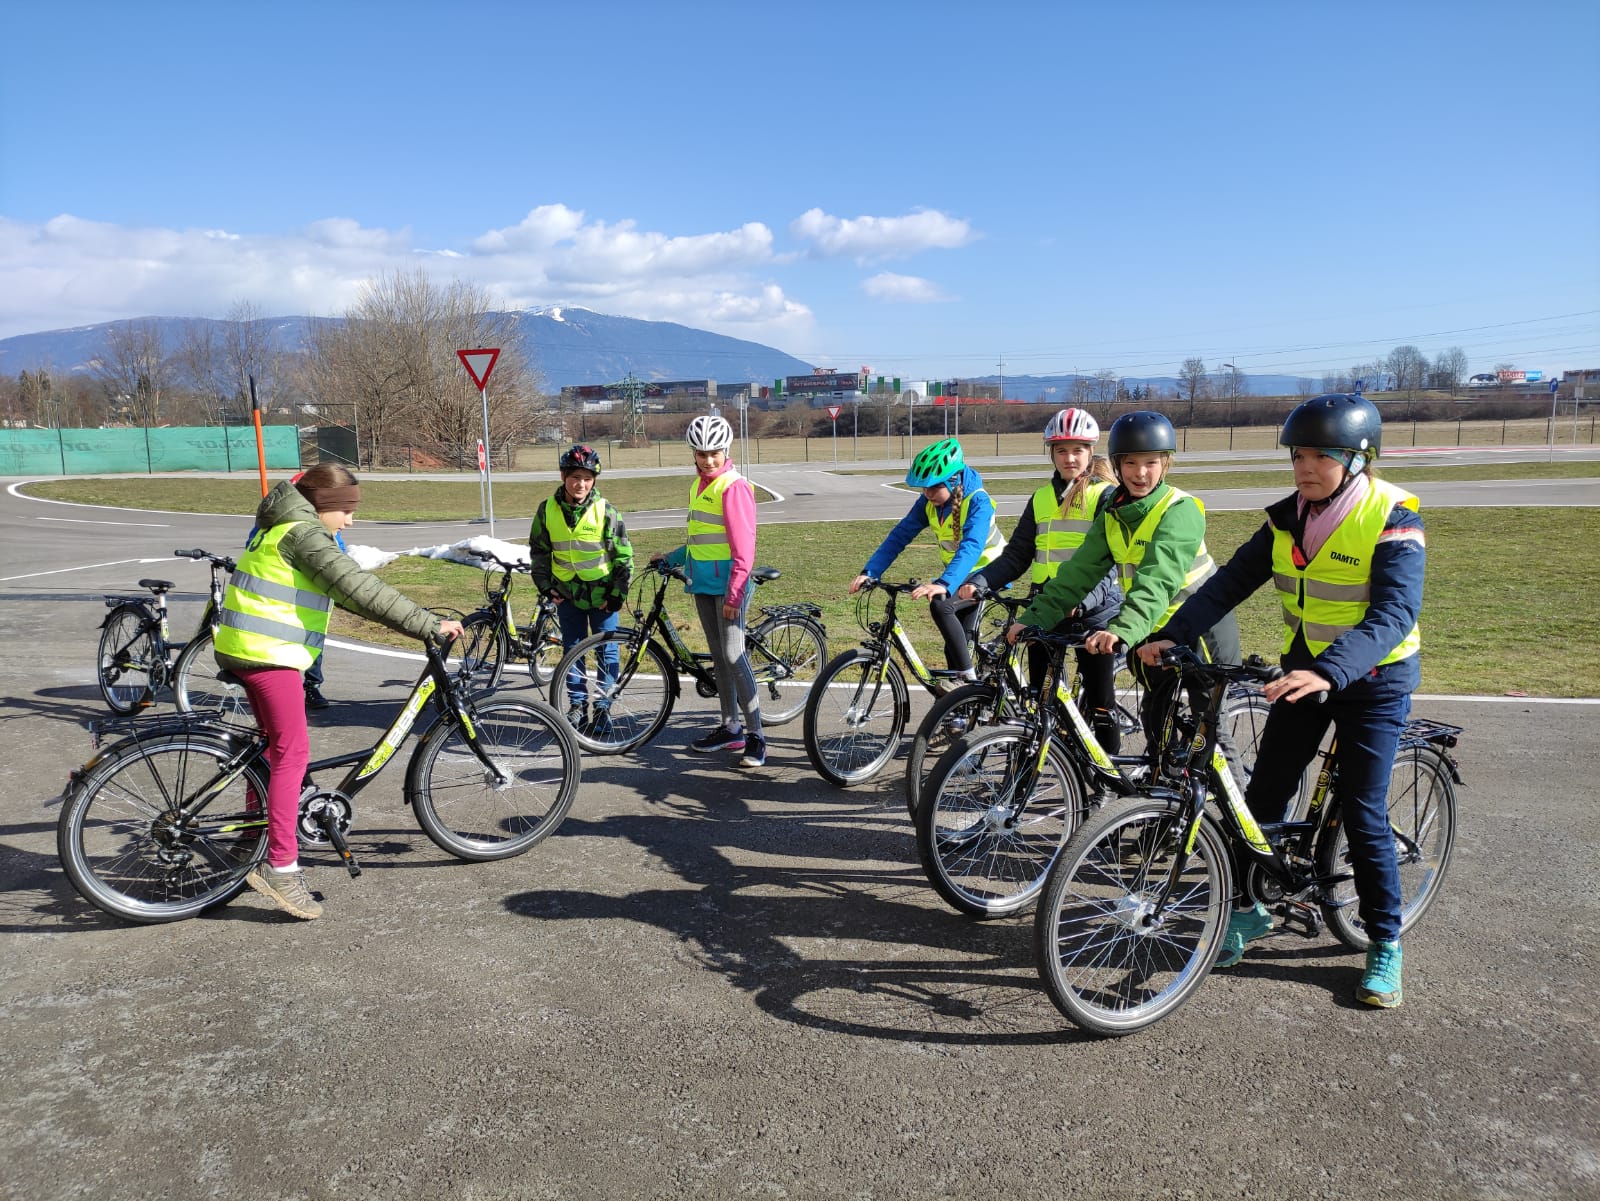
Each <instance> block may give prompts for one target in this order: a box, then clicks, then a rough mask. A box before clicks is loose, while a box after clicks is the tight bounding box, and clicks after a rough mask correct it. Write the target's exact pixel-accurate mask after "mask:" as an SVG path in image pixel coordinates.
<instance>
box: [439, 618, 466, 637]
mask: <svg viewBox="0 0 1600 1201" xmlns="http://www.w3.org/2000/svg"><path fill="white" fill-rule="evenodd" d="M464 632H465V631H463V629H462V628H461V623H460V622H459V621H455V620H454V619H449V620H445V621H441V622H440V623H439V637H441V638H452V639H453V638H459V637H461V635H462V634H463V633H464Z"/></svg>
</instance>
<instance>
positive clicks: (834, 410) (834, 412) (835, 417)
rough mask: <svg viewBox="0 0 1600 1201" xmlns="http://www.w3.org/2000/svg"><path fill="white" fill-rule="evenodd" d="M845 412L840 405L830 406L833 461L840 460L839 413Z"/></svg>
mask: <svg viewBox="0 0 1600 1201" xmlns="http://www.w3.org/2000/svg"><path fill="white" fill-rule="evenodd" d="M842 412H844V409H843V407H842V406H840V405H829V406H828V420H829V421H831V422H832V423H833V461H834V462H835V463H837V462H838V461H839V414H840V413H842Z"/></svg>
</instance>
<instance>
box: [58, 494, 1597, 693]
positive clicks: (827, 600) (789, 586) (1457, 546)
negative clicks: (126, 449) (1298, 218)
mask: <svg viewBox="0 0 1600 1201" xmlns="http://www.w3.org/2000/svg"><path fill="white" fill-rule="evenodd" d="M1509 466H1510V465H1507V467H1501V468H1495V469H1493V470H1495V471H1496V472H1499V473H1502V474H1501V475H1499V476H1493V477H1489V478H1512V477H1511V476H1510V474H1509V471H1508V468H1509ZM1524 466H1529V467H1537V466H1538V465H1537V464H1533V465H1524ZM1556 466H1557V467H1562V466H1568V467H1576V466H1580V465H1578V464H1567V465H1562V464H1557V465H1556ZM1412 470H1414V471H1417V470H1446V471H1455V470H1467V469H1454V468H1445V469H1412ZM1229 474H1230V475H1233V474H1236V475H1241V476H1255V477H1264V478H1260V479H1256V480H1252V481H1251V482H1253V483H1263V484H1264V483H1272V482H1280V483H1281V482H1285V480H1284V477H1279V476H1276V475H1274V474H1273V473H1257V472H1251V473H1229ZM1535 474H1537V475H1545V474H1551V473H1550V472H1548V471H1546V470H1540V471H1539V472H1537V473H1534V472H1529V473H1528V475H1535ZM1558 474H1561V473H1558ZM1285 476H1286V473H1285ZM1388 476H1389V478H1390V479H1395V480H1400V481H1403V480H1405V479H1407V478H1421V477H1420V476H1414V475H1410V474H1409V473H1403V472H1401V471H1394V472H1390V473H1388ZM1174 478H1175V479H1176V478H1177V477H1176V476H1175V477H1174ZM1432 478H1473V477H1471V476H1467V477H1460V476H1454V477H1432ZM1477 478H1484V477H1477ZM1516 478H1525V477H1523V476H1518V477H1516ZM1037 479H1038V477H1037V476H1033V477H1028V478H1027V479H1022V478H1019V480H1018V483H1019V490H1021V489H1020V485H1023V484H1027V485H1029V487H1028V489H1027V490H1031V487H1034V486H1037ZM1202 480H1203V481H1204V482H1203V483H1202V482H1201V481H1202ZM1184 482H1185V483H1187V484H1188V485H1189V486H1190V487H1222V486H1225V485H1223V484H1222V483H1220V482H1218V481H1217V480H1216V478H1215V477H1213V476H1210V475H1207V474H1205V473H1192V478H1190V479H1188V480H1185V481H1184ZM1235 486H1238V485H1235ZM550 487H551V486H550V485H545V484H537V485H532V484H529V485H514V486H511V487H506V488H497V489H496V491H495V514H496V518H497V520H501V519H503V520H504V521H505V522H506V524H507V527H508V528H507V529H506V530H505V531H503V533H504V534H505V535H507V536H508V537H509V538H510V539H511V540H515V541H520V540H521V539H522V538H523V537H525V529H524V523H525V522H526V521H527V520H528V517H529V515H530V514H531V513H532V511H533V508H534V506H535V505H536V504H538V503H539V502H540V501H541V500H542V499H543V497H544V496H545V495H546V493H547V491H548V490H549V488H550ZM29 491H30V492H31V493H33V494H35V495H43V496H51V497H55V498H58V499H63V500H75V501H80V502H83V503H91V504H92V503H100V504H109V505H115V506H117V507H119V508H150V509H162V510H169V511H173V510H175V511H180V512H183V511H187V512H223V513H226V512H237V513H240V514H245V513H248V512H249V511H250V510H251V509H252V508H253V507H254V505H255V503H256V501H257V499H258V498H259V489H258V488H257V487H256V485H255V484H254V483H252V482H250V481H245V480H239V481H233V480H200V479H196V480H187V479H158V480H133V479H118V480H109V481H108V480H87V479H85V480H62V481H52V482H49V483H43V484H36V485H30V487H29ZM686 491H687V484H686V481H685V480H684V479H683V478H682V477H677V476H673V477H663V478H660V479H637V480H624V479H615V480H609V481H607V487H606V495H607V496H608V497H609V498H611V500H612V501H613V503H615V504H617V505H618V506H619V507H620V508H622V509H623V510H624V511H625V512H626V511H629V510H638V509H646V508H676V507H682V505H683V504H684V503H685V500H686V496H685V492H686ZM478 511H479V510H478V489H477V485H476V484H475V483H428V482H420V481H384V480H370V481H368V480H364V481H363V483H362V507H361V516H362V517H363V518H367V519H377V520H391V521H403V520H420V519H428V520H440V519H446V518H448V517H451V516H455V517H457V518H459V517H467V516H477V514H478ZM1424 518H1425V520H1426V522H1427V529H1428V582H1427V593H1426V601H1425V607H1424V610H1423V618H1422V631H1423V652H1422V654H1423V660H1422V662H1423V688H1424V689H1425V690H1427V691H1430V692H1456V693H1488V694H1491V695H1498V694H1502V693H1517V692H1526V693H1528V694H1530V695H1535V696H1596V695H1600V601H1597V597H1600V555H1596V554H1595V553H1594V549H1593V548H1594V547H1595V546H1596V545H1600V509H1593V508H1588V509H1531V508H1529V509H1518V508H1506V509H1433V510H1426V511H1425V513H1424ZM1260 522H1261V517H1260V515H1259V514H1256V513H1213V514H1212V515H1211V516H1210V518H1209V532H1208V535H1207V539H1208V542H1209V543H1210V546H1211V550H1212V553H1213V554H1214V555H1215V556H1217V557H1218V558H1219V559H1226V558H1227V557H1228V555H1230V554H1231V553H1232V551H1233V550H1234V549H1235V548H1236V547H1237V546H1239V545H1240V544H1241V543H1242V542H1243V541H1244V540H1245V539H1246V538H1248V537H1249V536H1250V534H1251V533H1252V532H1253V531H1254V530H1255V529H1256V527H1257V526H1258V525H1259V524H1260ZM892 524H893V523H892V522H886V521H857V522H830V523H824V524H817V525H775V526H768V527H765V528H763V529H762V530H761V532H760V536H759V543H758V546H759V551H758V556H757V557H758V559H759V561H760V562H761V563H763V564H770V565H771V566H774V567H777V568H779V569H780V570H781V571H783V572H784V576H783V578H782V579H781V580H779V581H778V582H777V583H776V584H773V585H769V586H767V587H765V588H763V589H762V590H761V592H760V594H759V599H760V600H761V601H762V602H764V603H767V604H779V603H785V602H794V601H799V600H812V601H816V602H817V603H819V604H821V605H822V606H823V608H824V610H825V618H826V621H827V625H828V631H829V648H830V650H832V651H833V652H835V653H837V652H838V651H841V650H844V649H845V648H846V647H848V646H851V645H853V644H854V643H855V642H856V641H858V640H859V638H860V630H859V628H858V627H857V625H856V621H855V599H854V598H851V597H849V596H847V595H846V593H845V590H846V588H847V587H848V586H849V583H850V580H851V579H852V578H853V577H854V576H855V574H856V573H857V572H858V571H859V570H860V567H861V565H862V564H863V563H865V562H866V560H867V558H868V556H869V555H870V554H871V553H872V551H873V549H874V548H876V546H877V545H878V543H879V542H880V541H881V540H882V538H883V536H884V535H885V534H886V533H887V532H888V530H889V529H890V528H891V526H892ZM360 540H361V537H360V526H359V525H357V527H356V530H355V533H354V537H353V539H352V541H355V542H359V541H360ZM681 541H682V535H681V533H679V532H677V531H666V530H646V531H636V532H635V533H634V536H633V543H634V547H635V551H636V553H638V554H639V555H640V556H641V559H643V558H645V557H648V555H649V553H650V552H651V551H654V550H667V549H670V548H671V547H673V546H675V545H677V544H678V543H679V542H681ZM1519 567H1521V568H1522V570H1520V571H1519V570H1517V568H1519ZM938 570H939V562H938V557H937V552H936V551H935V549H934V547H933V544H932V542H931V540H928V539H924V540H922V541H920V542H919V543H917V544H916V545H914V546H913V547H911V548H910V549H908V550H907V551H906V553H905V554H903V555H902V556H901V559H900V561H899V562H898V563H897V564H896V565H895V571H894V573H893V576H894V578H905V577H908V576H913V575H915V576H917V577H919V578H923V579H929V578H932V577H933V576H934V575H936V574H938ZM382 574H383V576H384V578H385V579H387V580H389V581H390V582H391V583H393V584H394V585H395V586H396V587H398V588H400V589H402V590H403V591H405V592H406V593H408V594H409V595H411V596H413V597H414V598H415V599H417V600H418V601H420V602H421V603H423V604H427V605H440V606H446V607H449V608H454V609H462V610H466V609H471V608H473V607H474V606H476V605H477V603H478V598H479V597H480V595H481V586H482V577H481V573H480V572H478V571H477V570H476V569H475V568H468V567H463V566H460V565H457V564H451V563H446V562H441V561H439V560H433V559H402V560H399V561H398V562H396V563H394V564H391V565H390V566H389V567H386V568H385V569H384V570H383V573H382ZM673 595H674V596H675V598H676V599H675V600H674V602H673V613H674V614H675V616H676V618H677V619H678V620H679V623H680V624H681V625H683V626H685V627H686V628H687V629H688V630H689V631H690V632H691V633H692V635H693V638H694V639H695V640H698V629H697V628H696V623H695V622H694V619H693V608H692V606H691V605H690V604H689V602H688V600H687V598H686V597H683V596H682V594H681V591H680V590H678V589H677V587H676V586H674V593H673ZM1239 619H1240V626H1241V632H1242V634H1243V638H1244V646H1245V649H1246V650H1247V651H1259V652H1261V653H1264V654H1272V653H1275V652H1276V650H1277V647H1278V640H1279V638H1280V637H1281V626H1280V625H1279V621H1278V616H1277V607H1276V602H1275V601H1274V600H1273V598H1272V593H1271V590H1270V589H1265V590H1263V591H1261V592H1259V593H1257V594H1256V595H1255V596H1254V597H1253V598H1252V599H1251V600H1250V601H1249V602H1248V603H1247V604H1246V605H1245V606H1243V607H1242V608H1241V609H1240V612H1239ZM908 626H909V628H911V630H912V631H913V634H914V636H915V638H916V641H917V644H918V647H919V649H920V650H921V651H922V652H923V653H924V654H925V656H927V657H930V658H931V659H932V660H933V661H938V660H939V658H940V656H941V651H940V643H939V639H938V636H937V635H936V633H935V632H934V630H933V625H932V622H931V621H929V620H928V618H927V616H926V613H922V612H918V611H916V610H915V609H913V610H911V618H910V620H909V621H908ZM335 632H336V633H343V634H345V635H346V636H351V637H360V638H370V639H373V640H376V641H383V642H390V643H394V642H396V639H395V638H394V637H393V636H391V635H389V634H388V633H387V632H386V631H382V630H379V629H377V628H376V627H372V626H370V625H368V624H367V623H365V622H361V621H359V620H358V619H355V618H351V617H350V616H349V615H348V614H343V613H341V614H339V615H338V617H337V619H336V626H335Z"/></svg>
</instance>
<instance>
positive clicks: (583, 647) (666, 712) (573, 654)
mask: <svg viewBox="0 0 1600 1201" xmlns="http://www.w3.org/2000/svg"><path fill="white" fill-rule="evenodd" d="M610 656H615V663H616V666H615V667H612V666H609V665H608V663H607V659H608V657H610ZM573 673H576V674H573ZM569 675H570V676H571V677H572V678H570V679H569V678H568V677H569ZM677 683H678V678H677V673H676V672H675V671H674V670H673V667H672V664H671V661H670V660H668V658H667V655H666V652H665V651H663V650H662V649H661V648H660V647H659V646H658V645H656V644H655V643H654V642H651V641H649V640H645V641H642V642H638V643H637V644H635V640H634V632H633V631H632V630H607V631H605V632H604V633H600V634H591V635H589V637H587V638H585V639H584V640H583V641H582V642H579V643H576V644H574V645H573V647H572V649H571V650H569V651H568V652H567V653H566V654H565V655H564V656H562V659H561V662H560V663H559V664H557V665H556V670H555V675H554V678H552V679H551V681H550V703H551V705H553V706H555V707H556V708H557V709H558V710H559V709H562V708H563V706H564V707H565V710H564V711H565V712H566V713H568V714H572V715H576V714H578V713H581V714H582V715H583V716H582V719H581V720H580V721H579V722H578V724H577V728H576V729H574V730H573V734H574V735H575V736H576V738H577V740H578V745H579V746H581V747H582V748H583V749H584V750H586V751H590V752H592V753H594V754H596V755H620V754H622V753H623V752H624V751H631V750H634V749H636V748H638V747H641V746H643V745H644V744H645V743H647V742H649V741H650V740H651V739H652V738H654V737H655V736H656V735H657V734H659V733H661V727H662V726H664V725H666V724H667V718H668V717H669V716H671V714H672V706H673V704H674V702H675V701H676V700H677V696H678V690H677Z"/></svg>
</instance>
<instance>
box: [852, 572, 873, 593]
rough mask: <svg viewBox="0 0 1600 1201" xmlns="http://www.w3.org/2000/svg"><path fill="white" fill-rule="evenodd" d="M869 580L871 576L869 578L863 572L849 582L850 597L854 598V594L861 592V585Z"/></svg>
mask: <svg viewBox="0 0 1600 1201" xmlns="http://www.w3.org/2000/svg"><path fill="white" fill-rule="evenodd" d="M871 578H872V577H871V576H869V575H867V574H866V573H865V572H863V573H862V574H860V575H858V576H857V577H856V578H855V579H853V580H851V581H850V595H851V596H854V595H855V594H856V593H858V592H860V591H861V586H862V585H863V584H865V583H866V582H867V581H868V580H870V579H871Z"/></svg>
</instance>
